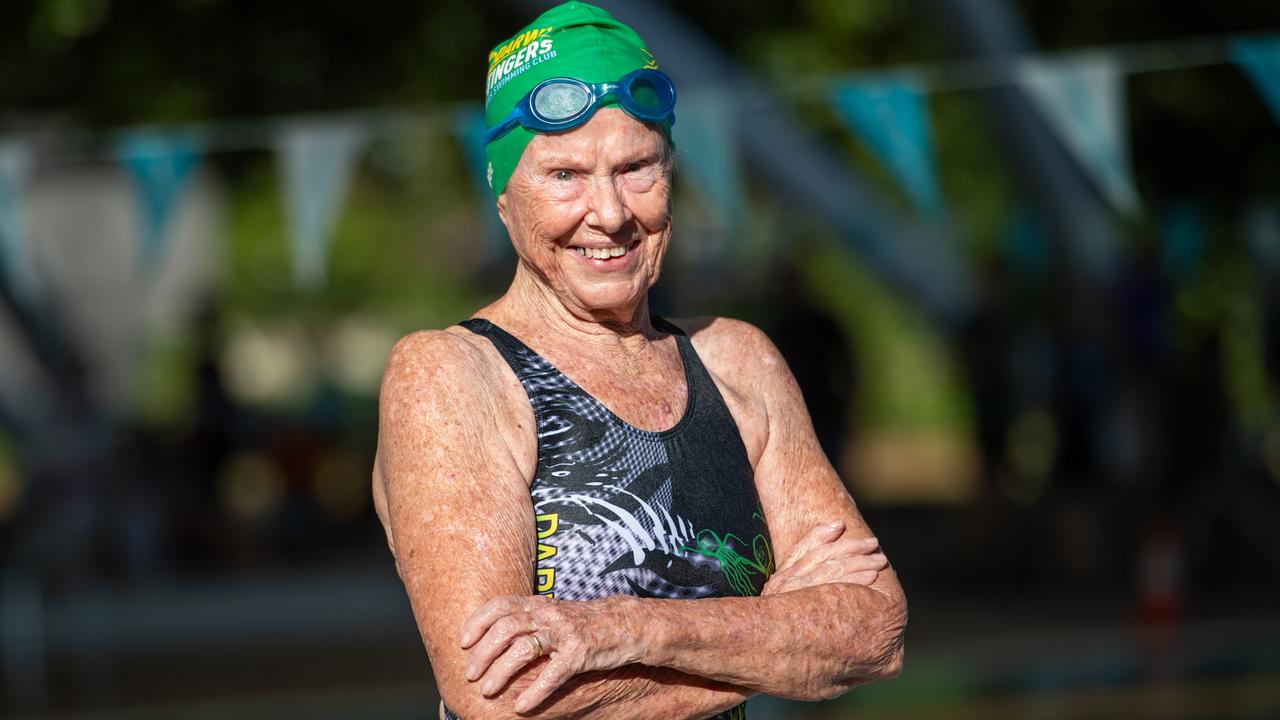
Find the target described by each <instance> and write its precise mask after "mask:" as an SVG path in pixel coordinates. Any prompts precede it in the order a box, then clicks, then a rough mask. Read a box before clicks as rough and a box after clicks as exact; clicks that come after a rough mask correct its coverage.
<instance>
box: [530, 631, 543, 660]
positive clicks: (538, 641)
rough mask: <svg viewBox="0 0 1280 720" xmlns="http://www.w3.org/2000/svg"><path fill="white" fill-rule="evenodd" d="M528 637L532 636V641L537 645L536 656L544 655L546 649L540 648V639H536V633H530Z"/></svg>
mask: <svg viewBox="0 0 1280 720" xmlns="http://www.w3.org/2000/svg"><path fill="white" fill-rule="evenodd" d="M529 637H531V638H533V643H534V644H535V645H537V646H538V656H539V657H541V656H542V655H544V654H545V653H546V651H545V650H543V649H542V641H541V640H539V639H538V636H537V635H536V634H530V635H529Z"/></svg>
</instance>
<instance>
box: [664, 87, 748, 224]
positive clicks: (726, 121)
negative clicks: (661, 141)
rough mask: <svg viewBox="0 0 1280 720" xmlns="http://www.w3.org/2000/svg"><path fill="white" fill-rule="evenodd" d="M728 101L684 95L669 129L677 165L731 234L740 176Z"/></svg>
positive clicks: (739, 208)
mask: <svg viewBox="0 0 1280 720" xmlns="http://www.w3.org/2000/svg"><path fill="white" fill-rule="evenodd" d="M730 102H731V101H730V98H729V97H727V96H725V95H723V94H720V93H715V92H709V91H707V92H700V93H692V92H691V93H686V94H685V95H684V96H683V97H681V98H680V107H681V110H680V122H678V123H676V124H675V126H674V127H673V128H672V132H673V139H674V140H675V146H676V155H677V157H678V158H679V160H678V162H677V165H679V166H680V167H687V168H688V169H689V172H690V174H691V175H692V176H693V180H694V181H695V182H696V183H697V184H698V185H699V186H700V187H701V188H702V190H703V192H704V193H705V194H706V196H707V198H708V199H710V200H711V202H712V203H713V204H714V206H715V208H714V212H715V213H716V216H717V219H718V220H719V221H720V222H721V224H722V226H723V227H725V228H726V229H729V230H732V229H733V228H734V226H735V225H736V223H738V222H739V221H740V220H741V218H742V217H743V212H744V207H745V205H744V203H743V199H742V198H743V192H742V173H741V166H740V163H739V155H738V137H737V132H736V127H735V125H734V117H735V109H734V108H733V107H732V106H731V104H730Z"/></svg>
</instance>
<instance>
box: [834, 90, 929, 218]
mask: <svg viewBox="0 0 1280 720" xmlns="http://www.w3.org/2000/svg"><path fill="white" fill-rule="evenodd" d="M832 92H833V95H834V101H835V107H836V110H838V111H839V113H840V116H841V118H843V119H844V121H845V123H846V124H847V125H848V126H849V129H850V130H852V131H853V133H854V134H855V135H856V136H857V137H858V139H859V140H861V141H862V143H863V145H864V146H865V147H866V148H867V150H868V151H869V152H870V153H871V154H872V155H874V156H875V158H876V159H877V160H879V161H880V163H881V164H882V165H884V167H885V168H886V169H888V170H889V172H890V174H892V175H893V177H894V179H895V180H897V181H898V183H899V184H901V186H902V188H903V189H904V190H905V191H906V193H907V195H908V196H909V197H910V198H911V201H912V202H913V203H914V204H915V206H916V207H917V208H918V209H920V210H921V211H922V212H925V213H927V214H930V215H933V214H937V213H938V212H940V211H941V209H942V196H941V193H940V192H939V191H938V181H937V177H936V175H935V173H934V160H933V140H932V134H931V132H930V129H929V116H928V108H927V106H926V104H925V98H924V94H923V93H922V92H921V89H920V85H919V83H918V81H917V80H916V79H915V78H913V77H911V76H909V75H881V76H877V77H873V78H866V79H859V80H855V81H845V82H841V83H839V84H838V85H836V86H835V87H834V88H833V90H832Z"/></svg>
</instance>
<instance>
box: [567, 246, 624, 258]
mask: <svg viewBox="0 0 1280 720" xmlns="http://www.w3.org/2000/svg"><path fill="white" fill-rule="evenodd" d="M633 245H635V243H632V244H631V245H615V246H613V247H607V248H584V247H579V248H574V250H577V251H578V254H579V255H583V256H585V257H589V258H593V259H596V260H605V259H608V258H616V257H621V256H623V255H626V254H627V251H628V250H630V249H631V248H632V246H633Z"/></svg>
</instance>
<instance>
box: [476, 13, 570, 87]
mask: <svg viewBox="0 0 1280 720" xmlns="http://www.w3.org/2000/svg"><path fill="white" fill-rule="evenodd" d="M552 29H553V28H552V26H550V25H548V26H547V27H544V28H534V29H532V30H526V31H525V32H523V33H520V34H519V35H517V36H515V37H514V38H512V39H511V40H510V41H509V42H507V44H506V45H503V46H502V47H500V48H498V49H496V50H494V51H492V52H490V53H489V75H488V77H487V78H486V80H485V103H486V104H488V102H489V100H491V99H492V98H493V94H494V93H496V92H498V90H500V89H502V87H503V86H504V85H506V84H507V83H509V82H511V80H512V78H515V77H517V76H519V75H520V74H521V73H523V72H525V71H526V70H528V69H529V68H531V67H533V66H534V65H537V64H538V63H542V62H546V61H547V60H550V59H551V58H553V57H555V56H556V50H555V41H554V40H553V39H552V38H549V37H546V35H547V34H549V33H550V32H551V30H552Z"/></svg>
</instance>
